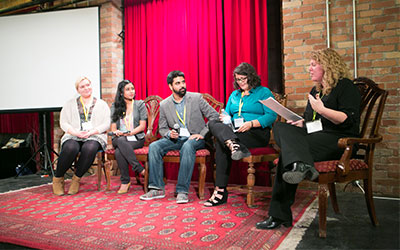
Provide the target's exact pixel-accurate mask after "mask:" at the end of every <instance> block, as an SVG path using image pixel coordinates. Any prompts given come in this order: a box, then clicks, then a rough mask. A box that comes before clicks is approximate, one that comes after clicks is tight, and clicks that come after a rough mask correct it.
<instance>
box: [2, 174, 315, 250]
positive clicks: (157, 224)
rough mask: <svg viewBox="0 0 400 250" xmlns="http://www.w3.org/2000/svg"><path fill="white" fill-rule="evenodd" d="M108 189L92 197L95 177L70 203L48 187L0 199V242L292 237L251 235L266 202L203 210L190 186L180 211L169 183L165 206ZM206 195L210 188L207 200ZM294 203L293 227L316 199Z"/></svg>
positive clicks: (246, 245) (245, 244)
mask: <svg viewBox="0 0 400 250" xmlns="http://www.w3.org/2000/svg"><path fill="white" fill-rule="evenodd" d="M133 182H135V180H133ZM112 183H113V185H112V190H111V191H108V192H105V191H100V192H97V191H96V182H95V176H91V177H84V178H82V181H81V188H80V190H81V191H80V192H79V193H78V194H77V195H74V196H61V197H57V196H54V195H53V194H52V190H51V185H43V186H39V187H34V188H29V189H24V190H20V191H15V192H10V193H5V194H0V232H1V233H0V241H1V242H8V243H13V244H18V245H23V246H28V247H32V248H39V249H231V250H239V249H275V248H277V247H278V246H279V244H280V243H281V242H282V240H283V239H284V238H285V236H286V235H287V234H288V233H289V231H290V230H291V229H290V228H289V229H287V228H284V227H281V228H280V229H279V230H258V229H256V228H255V223H256V222H258V221H260V220H262V219H263V218H264V217H265V216H266V214H267V211H268V200H269V198H268V196H266V197H264V198H263V199H256V204H257V207H256V208H251V209H250V208H248V207H247V205H246V204H245V195H243V194H240V193H235V192H231V193H230V195H229V199H228V203H227V204H225V205H223V206H218V207H214V208H207V207H204V206H203V203H204V201H202V200H199V199H198V197H197V193H196V191H197V186H196V183H192V185H191V190H190V194H189V198H190V203H187V204H177V203H176V202H175V197H174V189H175V183H172V182H169V183H168V185H167V186H166V194H167V195H166V198H164V199H159V200H153V201H141V200H140V199H139V196H140V195H141V194H143V190H142V186H139V185H133V186H131V189H130V191H129V193H128V194H125V195H118V194H116V190H117V189H118V184H119V183H120V182H119V179H118V177H113V179H112ZM68 186H69V183H67V184H66V188H68ZM195 188H196V189H195ZM258 189H259V190H258V191H260V189H261V191H265V192H267V191H270V190H271V188H267V187H258ZM210 191H212V186H211V185H209V186H208V188H207V190H206V197H209V193H210ZM296 197H297V198H296V202H295V204H294V206H293V215H294V217H295V219H294V223H296V222H297V221H298V219H299V218H300V217H301V215H302V214H303V213H304V211H305V209H306V208H307V207H308V206H309V205H310V203H311V202H312V201H313V200H314V199H315V197H316V194H315V192H312V191H304V190H298V193H297V196H296Z"/></svg>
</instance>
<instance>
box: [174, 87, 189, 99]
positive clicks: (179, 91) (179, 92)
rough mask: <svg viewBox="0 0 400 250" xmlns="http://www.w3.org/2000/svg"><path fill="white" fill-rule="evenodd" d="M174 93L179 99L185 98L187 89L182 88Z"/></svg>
mask: <svg viewBox="0 0 400 250" xmlns="http://www.w3.org/2000/svg"><path fill="white" fill-rule="evenodd" d="M174 93H175V94H177V95H178V96H179V97H184V96H185V94H186V88H181V89H180V90H178V91H176V90H174Z"/></svg>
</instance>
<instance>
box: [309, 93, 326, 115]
mask: <svg viewBox="0 0 400 250" xmlns="http://www.w3.org/2000/svg"><path fill="white" fill-rule="evenodd" d="M308 101H309V102H310V104H311V107H312V109H313V110H315V111H316V112H317V113H318V114H321V113H322V112H323V110H324V108H325V106H324V103H323V102H322V100H321V98H319V95H318V94H317V95H316V98H314V96H312V95H310V94H309V95H308Z"/></svg>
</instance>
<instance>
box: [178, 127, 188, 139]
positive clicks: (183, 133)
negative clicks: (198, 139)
mask: <svg viewBox="0 0 400 250" xmlns="http://www.w3.org/2000/svg"><path fill="white" fill-rule="evenodd" d="M179 136H183V137H189V136H190V133H189V130H188V129H187V128H180V129H179Z"/></svg>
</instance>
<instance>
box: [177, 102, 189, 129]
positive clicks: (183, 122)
mask: <svg viewBox="0 0 400 250" xmlns="http://www.w3.org/2000/svg"><path fill="white" fill-rule="evenodd" d="M175 112H176V115H177V116H178V119H179V121H181V122H182V124H183V126H184V127H186V125H185V120H186V105H185V106H184V108H183V119H182V118H181V116H180V115H179V113H178V110H176V109H175Z"/></svg>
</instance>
